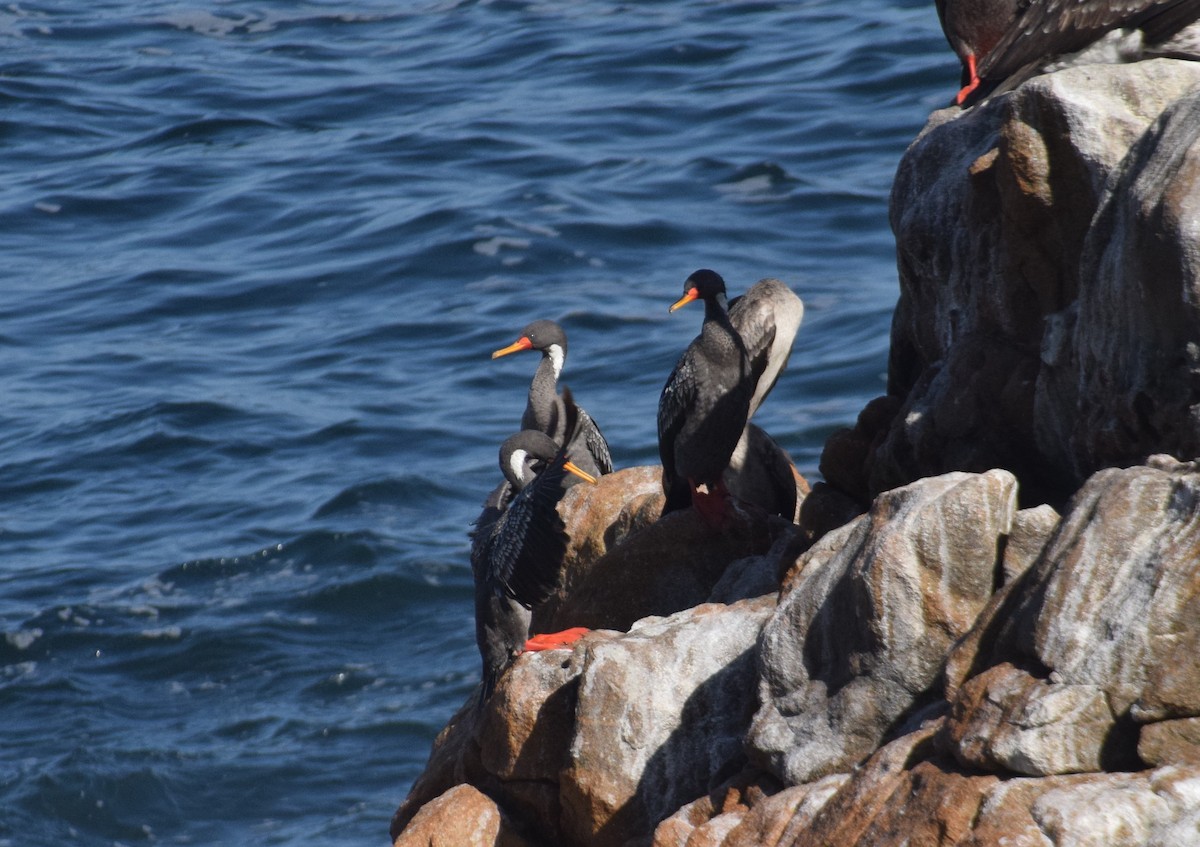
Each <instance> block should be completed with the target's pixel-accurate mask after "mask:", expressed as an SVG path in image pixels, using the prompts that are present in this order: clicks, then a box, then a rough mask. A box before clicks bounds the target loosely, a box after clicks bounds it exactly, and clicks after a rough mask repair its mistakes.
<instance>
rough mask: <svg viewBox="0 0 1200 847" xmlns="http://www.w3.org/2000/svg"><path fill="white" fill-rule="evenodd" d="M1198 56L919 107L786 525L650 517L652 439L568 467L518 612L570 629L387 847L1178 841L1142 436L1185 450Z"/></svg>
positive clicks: (1193, 550)
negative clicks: (541, 580) (525, 608)
mask: <svg viewBox="0 0 1200 847" xmlns="http://www.w3.org/2000/svg"><path fill="white" fill-rule="evenodd" d="M1192 82H1195V83H1200V65H1196V66H1191V65H1185V64H1182V63H1179V62H1166V61H1158V60H1156V61H1153V62H1143V63H1139V64H1135V65H1130V66H1124V67H1114V68H1095V67H1092V68H1076V69H1074V70H1067V71H1062V72H1060V73H1057V74H1053V75H1051V76H1046V77H1038V78H1035V79H1033V80H1031V81H1029V82H1028V83H1026V84H1024V85H1022V86H1020V87H1019V88H1017V89H1016V90H1014V91H1012V92H1009V93H1006V94H1003V95H1001V96H999V97H996V98H994V99H993V100H991V101H989V102H988V103H986V104H984V105H982V106H981V107H979V108H978V109H975V110H973V111H971V112H968V113H964V114H958V113H953V114H952V113H949V112H945V113H940V114H937V115H935V116H934V118H933V119H932V120H931V123H930V126H929V127H928V128H927V129H926V132H925V133H924V134H923V135H922V137H921V138H920V139H918V140H917V141H916V142H915V143H914V145H913V147H912V148H911V149H910V151H909V153H908V155H907V156H906V159H905V162H904V163H902V165H901V172H900V174H899V175H898V177H897V183H896V190H895V192H894V195H893V224H894V226H895V227H896V231H897V235H898V239H899V247H898V253H899V262H900V270H901V284H902V296H901V303H900V306H899V307H898V309H897V314H896V320H895V331H894V338H893V349H892V360H891V374H890V383H889V391H890V394H889V396H888V397H885V398H880V399H879V400H877V401H875V402H873V403H872V404H870V405H869V406H868V408H867V409H865V410H864V411H863V413H862V414H861V415H860V417H859V421H858V423H857V425H856V426H855V428H854V429H853V430H849V431H847V432H845V433H842V434H840V435H838V436H837V437H835V438H833V439H831V440H830V442H829V444H828V445H827V448H826V451H825V456H824V458H823V468H825V471H826V476H827V479H828V482H827V483H822V484H819V485H817V486H814V488H813V490H812V492H811V494H808V496H807V497H804V496H803V495H804V494H806V493H807V486H805V485H802V484H801V485H798V492H799V494H800V495H801V502H800V505H799V508H798V515H799V524H798V525H793V524H791V523H788V522H787V521H785V520H783V519H782V518H779V517H777V516H770V515H768V514H766V512H764V511H762V510H761V509H757V508H753V507H748V508H745V509H742V510H740V511H738V512H736V513H735V516H734V520H733V522H732V524H731V525H730V526H729V527H728V528H727V530H726V531H723V532H716V531H714V530H713V529H712V528H710V527H708V526H707V525H706V524H704V523H703V522H702V521H700V520H698V519H697V517H696V515H694V514H692V513H691V511H690V510H684V511H681V512H677V513H673V514H671V515H668V516H667V517H666V518H665V519H659V513H660V511H661V491H660V489H659V481H658V469H657V468H635V469H631V470H626V471H621V472H618V473H616V474H613V475H611V476H609V477H605V478H604V479H602V480H601V481H600V484H598V485H596V486H576V487H575V488H574V489H573V490H572V491H571V493H570V494H569V495H568V496H567V497H566V498H565V499H564V501H563V503H562V504H560V510H561V512H562V514H563V517H564V522H565V523H566V526H567V528H568V532H569V534H570V536H571V545H570V549H569V551H568V554H567V561H566V563H565V568H564V577H563V582H562V586H561V588H560V590H559V592H558V594H557V595H556V596H555V597H554V598H553V600H552V602H551V603H550V604H548V605H547V607H546V608H545V609H543V610H539V613H538V618H537V619H536V620H535V629H542V630H545V629H556V628H561V627H564V626H571V625H580V624H583V625H586V626H589V627H592V628H593V630H594V631H593V632H591V633H590V634H588V635H586V636H585V637H584V638H583V639H581V640H580V641H579V642H577V643H576V644H575V645H574V646H573V647H572V648H571V649H562V650H551V651H545V652H542V653H534V654H526V655H523V656H521V657H520V658H519V659H518V660H517V661H516V662H515V664H514V665H513V666H512V668H511V669H510V670H509V671H508V672H506V673H505V674H504V676H503V677H502V678H501V679H500V681H499V683H498V685H497V687H496V690H495V693H494V694H493V696H492V697H491V699H490V700H489V701H488V702H487V703H486V704H485V705H484V706H482V707H477V706H476V705H475V698H474V697H472V698H470V699H469V701H468V703H466V704H465V705H464V706H463V708H462V709H461V710H460V711H459V713H458V714H457V715H456V716H455V717H454V718H453V719H452V720H451V722H450V724H449V725H448V726H447V728H446V729H445V730H444V731H443V733H442V734H441V735H440V736H439V737H438V739H437V741H436V742H435V744H434V748H433V751H432V753H431V756H430V761H429V764H428V766H427V768H426V771H425V773H424V774H423V775H422V776H421V777H420V779H418V781H417V783H416V784H415V785H414V786H413V788H412V791H411V792H410V794H409V796H408V798H407V799H406V800H405V801H404V803H403V804H402V805H401V806H400V808H399V810H398V811H397V813H396V816H395V818H394V820H393V827H392V836H393V838H394V840H395V844H396V845H402V846H404V845H418V844H419V845H433V844H452V843H453V844H474V843H478V844H489V845H492V844H501V845H513V847H521V845H530V847H534V845H566V847H593V845H595V846H596V847H750V845H756V846H757V845H770V846H772V847H773V846H774V845H779V847H785V846H786V847H809V846H810V845H811V847H818V845H819V846H820V847H828V845H853V844H858V845H870V847H892V845H895V847H901V845H939V847H943V846H944V847H949V845H961V847H1000V845H1017V846H1018V847H1026V846H1027V847H1045V845H1097V847H1099V845H1104V847H1112V845H1121V847H1190V845H1196V844H1200V462H1193V461H1187V460H1178V459H1176V458H1172V456H1171V455H1165V454H1164V453H1163V452H1162V451H1164V450H1166V449H1167V448H1170V449H1171V450H1173V451H1176V453H1175V455H1179V456H1181V457H1185V459H1186V458H1190V457H1193V456H1195V455H1196V454H1197V453H1200V435H1198V433H1200V426H1198V424H1197V421H1198V420H1200V418H1198V417H1197V411H1196V410H1197V409H1200V384H1198V382H1200V364H1198V363H1197V359H1200V314H1197V312H1196V308H1197V306H1196V304H1197V303H1200V288H1198V287H1197V270H1198V269H1200V265H1198V264H1197V261H1196V260H1197V258H1200V238H1197V235H1200V232H1197V229H1198V228H1200V182H1198V181H1197V177H1196V174H1197V173H1198V172H1197V171H1196V167H1197V164H1196V160H1197V157H1198V156H1200V141H1198V140H1197V139H1200V89H1197V90H1195V91H1191V92H1189V89H1188V86H1189V84H1191V83H1192ZM947 163H950V164H947ZM963 222H965V226H964V225H962V224H963ZM856 500H857V501H859V502H861V503H863V504H864V508H863V509H862V510H861V512H862V513H861V514H857V515H855V511H857V510H855V509H853V508H852V504H853V503H854V502H855V501H856ZM1022 506H1025V507H1024V508H1022Z"/></svg>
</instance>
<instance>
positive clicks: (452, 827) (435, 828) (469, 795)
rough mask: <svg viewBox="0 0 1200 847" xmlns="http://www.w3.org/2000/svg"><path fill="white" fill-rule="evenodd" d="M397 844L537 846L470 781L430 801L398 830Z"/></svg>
mask: <svg viewBox="0 0 1200 847" xmlns="http://www.w3.org/2000/svg"><path fill="white" fill-rule="evenodd" d="M392 845H393V847H533V842H530V841H528V840H527V839H525V838H524V837H523V836H521V835H520V834H519V833H518V832H516V831H515V830H514V829H513V828H512V826H511V824H510V823H509V821H508V819H507V818H506V817H505V815H504V813H503V812H502V811H501V810H500V807H499V806H497V805H496V803H495V801H493V800H492V799H491V798H489V797H488V796H487V795H486V794H483V793H481V792H480V791H478V790H477V789H475V788H473V787H471V786H470V785H456V786H454V787H453V788H451V789H449V790H448V791H446V793H445V794H442V795H441V796H439V797H437V798H436V799H434V800H432V801H430V802H429V803H427V804H426V805H425V806H423V807H422V808H421V810H420V811H419V812H417V814H416V816H415V817H414V818H413V819H412V822H411V823H410V824H409V825H408V826H407V827H405V828H404V831H403V832H402V833H398V834H397V835H396V837H395V840H394V841H393V842H392Z"/></svg>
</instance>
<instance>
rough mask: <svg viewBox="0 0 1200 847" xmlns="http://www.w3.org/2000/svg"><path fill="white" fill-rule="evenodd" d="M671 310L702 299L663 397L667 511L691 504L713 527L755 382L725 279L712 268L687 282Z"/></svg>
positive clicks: (719, 518)
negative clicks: (699, 320)
mask: <svg viewBox="0 0 1200 847" xmlns="http://www.w3.org/2000/svg"><path fill="white" fill-rule="evenodd" d="M683 291H684V294H683V296H682V297H681V298H679V300H677V301H676V302H675V303H674V305H672V306H671V311H672V312H674V311H675V310H676V309H678V308H680V307H681V306H684V305H686V304H688V303H690V302H692V301H693V300H702V301H704V324H703V326H702V327H701V329H700V334H699V335H698V336H696V338H695V339H694V340H693V341H692V343H691V344H689V345H688V348H687V350H685V351H684V353H683V355H682V356H680V357H679V361H678V362H676V364H675V369H674V370H672V371H671V375H670V376H669V377H668V378H667V382H666V385H664V386H663V390H662V394H661V395H660V396H659V400H658V453H659V457H660V458H661V460H662V465H663V493H664V494H665V495H666V504H665V505H664V507H663V514H667V513H668V512H673V511H676V510H678V509H683V508H686V507H687V506H689V505H694V506H695V507H696V509H697V511H699V512H700V513H701V514H702V515H703V516H704V517H705V518H706V519H707V520H708V521H709V522H710V523H713V524H715V525H720V524H721V523H722V522H723V521H724V517H725V508H726V499H727V497H728V492H727V491H726V490H725V483H724V481H723V479H722V475H723V474H724V473H725V469H726V468H727V467H728V466H729V458H730V456H732V455H733V451H734V448H736V447H737V443H738V440H739V439H740V438H741V436H742V430H743V429H745V427H746V421H747V420H748V419H749V415H750V401H751V398H752V397H753V396H754V378H753V375H752V372H751V367H750V357H749V356H748V355H747V353H746V345H745V344H743V343H742V338H741V336H740V335H739V334H738V332H737V330H736V329H734V327H733V324H732V323H731V322H730V319H729V314H728V311H727V308H728V302H727V299H726V295H725V280H723V279H722V278H721V276H720V275H719V274H717V273H716V272H714V271H711V270H708V269H702V270H698V271H696V272H695V273H694V274H692V275H691V276H689V277H688V278H687V281H686V282H684V284H683Z"/></svg>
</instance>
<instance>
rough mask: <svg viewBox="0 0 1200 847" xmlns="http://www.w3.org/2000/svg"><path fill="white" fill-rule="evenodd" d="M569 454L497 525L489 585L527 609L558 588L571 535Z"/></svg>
mask: <svg viewBox="0 0 1200 847" xmlns="http://www.w3.org/2000/svg"><path fill="white" fill-rule="evenodd" d="M565 461H566V451H565V450H564V451H562V452H560V453H559V455H558V457H557V458H555V460H554V461H553V462H551V463H550V464H549V465H548V466H547V467H546V469H545V470H543V471H542V472H541V473H540V474H538V475H537V478H535V479H534V480H533V481H532V482H531V483H529V484H528V485H526V486H525V488H523V489H522V490H521V491H520V492H519V493H518V494H517V495H516V496H515V497H514V498H513V499H512V502H511V503H510V504H509V506H508V510H507V511H506V512H505V513H504V516H503V517H502V518H501V519H500V520H499V521H498V522H497V523H496V526H495V529H494V531H493V533H492V536H491V539H490V543H489V551H488V562H487V581H488V583H489V584H490V585H492V586H493V587H494V590H495V591H496V592H497V593H501V592H502V593H505V594H507V595H508V596H510V597H512V598H513V599H515V600H516V601H517V602H518V603H520V604H521V605H522V606H525V607H526V608H532V607H533V606H534V605H536V604H538V603H540V602H542V601H543V600H545V599H546V598H547V597H549V596H550V593H551V592H552V591H553V590H554V589H555V587H556V586H557V585H558V575H559V570H560V569H561V568H562V560H563V555H564V554H565V553H566V550H567V535H566V532H565V530H564V526H563V522H562V518H560V517H559V516H558V509H557V506H558V501H559V500H561V499H562V495H563V477H564V476H565V475H566V473H567V471H566V470H565V469H564V468H563V463H564V462H565Z"/></svg>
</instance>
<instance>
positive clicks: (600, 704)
mask: <svg viewBox="0 0 1200 847" xmlns="http://www.w3.org/2000/svg"><path fill="white" fill-rule="evenodd" d="M774 605H775V604H774V598H771V597H764V598H761V599H759V600H755V601H745V602H742V603H736V604H734V605H732V606H724V605H717V604H714V605H703V606H699V607H697V608H695V609H692V610H689V611H687V612H681V613H679V614H677V615H672V616H671V617H669V618H665V619H654V618H651V619H647V620H645V621H642V622H640V623H639V624H638V625H637V626H635V627H634V628H633V629H631V630H630V632H629V633H628V634H626V635H623V636H620V637H618V638H614V639H612V640H608V641H603V642H600V643H598V644H595V645H591V646H589V648H588V655H587V658H586V660H585V663H584V670H583V675H582V678H581V679H580V684H579V695H578V697H579V699H578V705H577V706H576V711H575V735H574V738H573V739H572V741H571V746H570V751H569V761H568V764H567V767H566V770H565V772H564V774H563V777H562V803H563V809H564V812H563V830H564V835H565V837H566V840H567V841H568V842H569V843H573V844H588V845H598V847H603V845H623V844H625V843H626V842H627V841H628V840H630V839H633V838H636V837H638V836H642V837H644V836H646V835H647V834H649V833H651V832H653V831H654V828H655V826H657V824H658V823H659V822H660V821H662V820H663V819H665V818H667V817H669V816H670V815H672V814H673V813H675V812H676V811H677V810H678V809H679V807H680V806H682V805H683V804H684V803H687V802H689V801H691V800H693V799H695V798H696V797H698V796H700V795H702V794H706V793H708V791H709V790H711V789H712V788H713V787H715V786H716V785H718V784H720V783H721V782H722V781H724V780H725V779H727V778H728V777H730V776H732V775H733V774H735V773H737V772H738V771H739V770H741V769H742V767H743V766H744V765H745V763H746V756H745V752H744V750H743V747H742V735H743V733H744V732H745V727H746V724H747V723H748V722H749V720H750V714H751V712H752V711H753V709H754V705H755V703H754V699H753V697H752V696H748V694H749V693H750V692H752V691H753V689H754V679H755V665H754V648H755V644H756V643H757V641H758V634H759V630H760V629H761V628H762V625H763V624H764V623H765V622H766V620H767V618H768V617H769V616H770V614H771V612H772V611H773V610H774Z"/></svg>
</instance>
